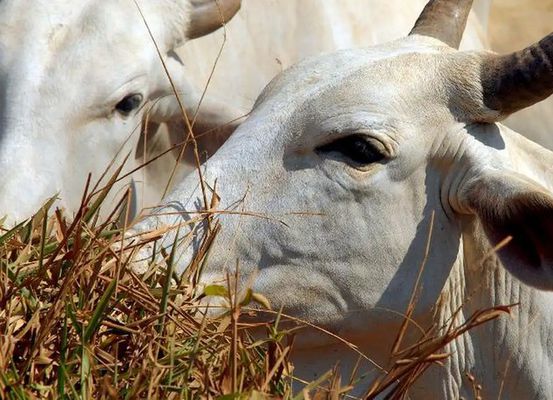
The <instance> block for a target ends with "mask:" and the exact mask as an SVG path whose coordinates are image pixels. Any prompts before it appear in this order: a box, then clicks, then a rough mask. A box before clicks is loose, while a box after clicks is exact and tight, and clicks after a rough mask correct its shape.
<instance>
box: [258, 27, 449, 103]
mask: <svg viewBox="0 0 553 400" xmlns="http://www.w3.org/2000/svg"><path fill="white" fill-rule="evenodd" d="M450 51H452V50H451V49H449V48H447V47H445V46H443V45H442V44H440V43H439V42H437V41H434V40H432V39H426V38H424V39H423V40H421V38H419V37H407V38H404V39H400V40H397V41H394V42H391V43H388V44H385V45H381V46H373V47H369V48H361V49H348V50H341V51H338V52H335V53H332V54H326V55H323V56H319V57H315V58H312V59H308V60H306V61H304V62H301V63H299V64H297V65H296V66H294V67H291V68H290V69H288V70H286V71H284V72H283V73H281V74H280V75H279V76H277V77H276V78H275V79H273V81H272V82H271V83H270V84H269V85H268V86H267V87H266V88H265V89H264V91H263V92H262V93H261V95H260V96H259V98H258V100H257V102H256V105H255V106H254V109H255V108H257V107H258V106H261V105H262V104H263V103H270V102H275V101H276V102H279V101H284V102H285V103H287V104H290V105H292V106H295V105H297V104H295V102H294V101H296V102H300V103H303V102H304V101H305V100H306V99H308V100H312V99H316V98H317V97H320V96H321V95H327V94H328V91H329V88H330V89H331V88H339V87H340V86H341V85H343V84H346V83H348V84H349V83H352V82H350V81H351V80H355V79H358V76H359V75H361V74H363V73H364V71H365V75H369V76H370V71H371V70H373V67H374V66H376V65H378V64H381V63H384V62H392V61H393V60H394V59H396V58H399V57H401V56H405V55H413V56H415V57H416V55H417V54H421V55H423V54H442V53H444V52H450ZM398 67H400V68H401V67H402V66H401V63H398ZM379 78H386V77H385V76H383V77H377V76H374V79H372V80H374V84H375V85H378V84H379V83H380V82H383V81H382V80H381V79H379ZM398 84H401V82H398ZM329 101H332V99H329Z"/></svg>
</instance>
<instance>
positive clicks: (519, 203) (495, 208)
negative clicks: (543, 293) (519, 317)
mask: <svg viewBox="0 0 553 400" xmlns="http://www.w3.org/2000/svg"><path fill="white" fill-rule="evenodd" d="M477 175H478V177H477V178H473V179H471V180H469V181H468V182H467V183H466V184H465V185H463V189H462V193H461V194H460V200H461V204H462V205H463V207H466V208H467V209H468V210H470V211H471V212H472V213H474V214H476V215H477V216H478V218H479V219H480V221H481V223H482V226H483V228H484V230H485V233H486V235H487V236H488V238H489V240H490V242H491V244H492V245H496V244H498V243H499V242H501V241H503V240H504V239H506V238H508V237H511V238H512V239H511V240H510V242H509V243H507V244H506V245H505V246H504V247H502V248H501V249H499V250H498V256H499V258H500V260H501V262H502V264H503V265H504V266H505V268H507V270H508V271H509V272H511V274H513V275H514V276H515V277H517V278H518V279H520V280H521V281H522V282H524V283H526V284H528V285H530V286H533V287H536V288H538V289H543V290H553V196H552V195H551V194H550V193H549V192H548V191H547V189H545V188H544V187H541V186H540V185H538V184H537V183H535V182H533V181H531V180H529V179H528V178H526V177H524V176H522V175H519V174H515V173H502V174H500V173H499V172H498V171H480V172H479V173H478V174H477Z"/></svg>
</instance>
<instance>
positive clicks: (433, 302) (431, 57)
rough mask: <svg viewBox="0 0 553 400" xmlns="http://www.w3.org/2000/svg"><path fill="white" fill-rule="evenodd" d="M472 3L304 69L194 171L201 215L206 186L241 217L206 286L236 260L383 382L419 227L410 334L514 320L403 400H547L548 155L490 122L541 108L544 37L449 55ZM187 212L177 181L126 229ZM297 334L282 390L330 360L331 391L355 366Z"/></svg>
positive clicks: (457, 354) (552, 234)
mask: <svg viewBox="0 0 553 400" xmlns="http://www.w3.org/2000/svg"><path fill="white" fill-rule="evenodd" d="M471 3H472V2H471V1H470V0H464V1H455V0H433V1H431V2H430V3H429V4H428V6H427V8H425V11H424V12H423V14H422V15H421V17H420V19H419V20H418V21H417V24H416V26H415V28H414V29H413V31H412V34H411V35H410V36H408V37H406V38H403V39H400V40H397V41H393V42H390V43H387V44H384V45H381V46H376V47H369V48H365V49H351V50H343V51H339V52H336V53H332V54H328V55H324V56H320V57H317V58H313V59H310V60H307V61H305V62H302V63H300V64H298V65H296V66H293V67H291V68H289V69H288V70H287V71H285V72H283V73H282V74H280V75H279V76H278V77H276V78H275V79H274V80H273V81H272V82H271V83H270V84H269V85H268V86H267V87H266V89H265V90H264V91H263V93H262V94H261V96H260V97H259V98H258V99H257V101H256V104H255V107H254V109H253V111H252V113H251V114H250V116H249V118H248V119H247V120H246V121H245V122H244V123H243V124H242V125H241V126H240V127H239V128H238V129H237V131H236V132H235V133H234V135H233V136H231V138H230V139H229V140H228V141H227V142H226V143H225V144H224V145H223V146H222V147H221V148H220V149H219V150H218V151H217V153H216V154H215V155H214V156H213V157H212V158H211V159H210V160H209V161H208V162H207V163H206V164H205V165H204V166H203V167H202V169H203V170H204V177H205V179H206V181H207V182H208V183H209V185H206V187H207V189H206V190H207V191H208V193H207V197H208V199H209V198H210V197H211V193H210V190H209V187H214V184H215V180H216V181H217V192H218V194H219V196H220V198H221V202H220V204H219V206H218V209H221V210H223V209H231V210H234V211H236V212H238V213H239V212H240V211H247V212H248V213H246V215H242V216H240V215H236V214H235V213H229V212H227V213H223V214H221V215H220V216H219V217H218V220H219V221H220V223H221V225H222V230H221V231H220V232H219V234H218V236H217V238H216V240H215V243H214V247H213V248H212V249H211V251H210V253H209V257H208V265H207V267H206V270H205V276H204V280H205V281H206V282H213V281H216V280H218V279H219V278H218V277H221V276H224V275H225V274H224V271H225V270H229V271H230V272H231V273H232V271H233V269H234V268H235V266H236V264H237V261H238V262H239V265H240V271H241V276H242V277H243V279H244V281H247V282H253V289H254V290H255V291H257V292H260V293H263V294H264V295H265V296H267V297H268V298H269V299H270V301H271V302H272V304H273V307H274V308H275V309H279V308H280V307H283V309H284V312H286V313H288V314H292V315H294V316H295V317H298V318H301V319H304V320H307V321H309V322H311V323H315V324H319V325H321V326H323V327H325V328H327V329H329V330H331V331H333V332H335V333H336V334H338V335H340V336H342V337H344V338H345V339H347V340H350V341H351V342H352V343H354V344H356V345H358V346H359V348H360V349H361V350H362V351H363V352H365V353H366V354H367V355H369V356H370V357H371V358H372V359H373V360H374V361H375V362H377V363H378V364H380V365H381V366H383V367H385V368H386V367H388V366H389V365H388V364H387V363H388V362H389V354H390V347H391V345H392V341H393V340H394V338H395V336H396V333H397V331H398V329H399V326H400V325H401V323H402V321H403V317H402V314H403V313H404V312H405V310H406V307H407V304H408V303H409V299H410V296H411V293H412V291H413V289H414V286H415V282H416V280H417V275H418V273H419V271H420V270H421V268H420V265H421V263H422V261H423V259H424V258H425V257H424V255H425V247H426V242H427V239H428V235H429V229H430V225H431V221H432V220H433V232H434V234H433V238H432V242H431V246H430V253H429V255H428V258H427V260H426V263H425V268H424V270H423V271H422V276H421V284H420V291H419V292H418V299H417V306H416V309H415V311H414V314H413V318H414V320H416V321H417V322H418V323H419V324H420V325H422V326H428V324H429V323H430V322H435V323H437V324H439V325H440V326H441V325H442V324H444V323H445V322H447V321H448V320H449V319H450V318H451V317H452V315H453V313H454V312H455V311H456V310H457V309H458V308H460V313H459V314H457V317H456V319H457V322H461V321H463V320H464V319H465V318H467V317H468V316H470V315H472V314H473V313H474V312H475V311H476V310H481V309H485V308H487V307H492V306H495V305H500V304H512V303H520V306H519V307H518V309H517V310H516V315H515V316H514V317H513V318H512V319H509V318H500V319H498V320H495V321H494V322H492V323H489V324H487V325H484V326H482V327H479V328H477V329H475V330H473V331H470V332H468V333H467V334H465V335H464V336H463V337H462V338H460V339H458V340H456V341H455V342H454V343H453V344H452V345H451V346H450V347H449V348H447V349H445V351H450V352H451V357H450V358H449V360H447V361H446V362H445V366H439V365H436V366H433V367H431V369H430V370H429V371H428V372H427V373H426V374H425V375H424V376H423V377H422V379H421V380H419V381H418V382H416V384H415V385H414V386H413V388H412V390H411V391H410V398H412V399H459V398H466V399H470V398H474V387H473V386H474V385H473V383H472V382H470V381H469V380H468V379H467V377H466V373H470V374H472V375H474V377H475V378H476V383H477V384H480V385H481V386H482V392H481V394H482V397H483V398H486V399H496V398H501V399H553V379H552V378H553V362H552V359H553V347H552V346H551V338H552V333H553V330H552V328H551V327H552V326H553V312H552V311H553V294H551V293H550V292H547V290H553V246H551V241H552V240H553V180H552V179H551V172H552V168H553V153H552V152H551V151H549V150H545V149H544V148H542V147H540V146H539V145H537V144H534V143H533V142H531V141H529V140H527V139H525V138H524V137H523V136H521V135H520V134H518V133H516V132H514V131H512V130H510V129H508V128H506V127H505V126H503V125H501V124H500V123H498V121H501V120H502V119H504V118H505V117H507V116H508V115H510V114H513V113H515V112H516V111H518V110H520V109H522V108H525V107H527V106H530V105H531V104H534V103H537V102H539V101H540V100H542V99H544V98H545V97H547V96H549V95H550V94H551V93H552V92H553V70H552V65H553V36H552V35H550V36H548V37H546V38H545V39H543V40H542V41H541V42H540V43H538V44H535V45H533V46H530V47H528V48H527V49H525V50H522V51H520V52H516V53H513V54H509V55H506V56H498V55H495V54H493V53H490V52H484V51H471V52H460V51H458V50H456V48H457V46H458V45H459V40H460V36H461V33H462V31H463V28H464V25H465V18H466V16H467V14H468V10H469V9H470V5H471ZM203 204H204V200H203V196H202V195H201V190H200V186H199V185H198V182H197V179H196V175H191V176H188V177H187V178H186V179H185V180H183V181H182V182H180V183H179V184H178V186H177V188H176V190H175V191H174V192H173V193H172V194H171V195H170V196H169V198H168V203H167V205H166V206H165V207H163V208H160V209H159V210H157V212H158V213H159V214H160V215H157V216H151V217H150V218H148V219H146V220H145V221H144V222H143V223H142V225H140V226H138V229H139V230H140V229H150V228H154V227H156V226H159V225H170V224H175V223H177V224H178V223H180V222H182V221H183V220H182V219H181V217H180V216H175V215H174V211H177V212H180V213H181V215H182V217H183V218H184V219H185V220H187V219H188V218H190V217H191V216H196V215H197V211H198V210H202V205H203ZM166 212H173V215H161V214H164V213H166ZM189 212H192V213H193V214H189ZM204 229H205V224H204V223H201V224H198V225H197V226H195V228H194V232H195V233H197V237H200V236H201V233H202V231H203V230H204ZM184 231H185V228H183V229H182V230H181V233H182V235H183V236H184ZM509 236H511V237H512V240H511V241H510V243H509V244H508V245H507V246H506V247H503V248H502V249H500V250H499V252H498V253H497V254H494V253H493V252H492V248H493V246H495V245H496V244H498V243H499V242H500V241H502V240H503V239H504V238H506V237H509ZM166 239H167V244H170V243H173V239H172V238H171V237H167V238H166ZM197 240H199V239H195V241H194V242H193V245H192V246H191V247H192V248H194V247H195V245H197ZM185 242H186V241H185ZM191 256H192V250H191V249H187V250H186V251H185V252H184V253H183V256H182V258H181V259H180V261H179V267H180V269H181V270H182V269H183V268H185V266H186V265H187V261H188V260H189V259H190V257H191ZM543 290H546V291H543ZM412 331H413V332H414V331H415V329H414V328H412ZM299 335H300V338H299V339H300V340H299V341H298V343H296V345H297V347H296V353H295V355H294V360H295V362H296V366H297V369H296V373H297V374H299V375H300V376H301V377H303V378H306V379H313V378H314V377H316V376H317V375H319V374H321V373H322V372H324V371H326V369H327V368H330V367H331V366H332V365H333V363H334V362H336V361H340V366H341V368H342V372H343V373H344V375H343V376H344V378H343V379H344V381H347V379H348V378H349V375H348V371H351V369H352V368H353V366H354V365H355V363H356V360H357V354H356V353H354V352H352V351H351V349H348V348H346V347H344V346H342V345H341V344H339V343H337V342H335V341H334V340H332V339H331V338H329V337H325V336H323V337H321V336H317V335H315V334H309V333H306V332H305V331H302V333H300V334H299ZM371 369H372V370H374V367H373V366H372V365H370V364H369V363H365V362H362V363H361V365H360V372H366V371H368V370H371ZM370 377H371V375H370V374H369V378H370ZM373 377H374V375H373ZM363 382H365V381H362V383H363Z"/></svg>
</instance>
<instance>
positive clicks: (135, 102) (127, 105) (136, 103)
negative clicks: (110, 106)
mask: <svg viewBox="0 0 553 400" xmlns="http://www.w3.org/2000/svg"><path fill="white" fill-rule="evenodd" d="M141 104H142V95H141V94H140V93H134V94H130V95H128V96H126V97H125V98H124V99H123V100H121V101H120V102H119V103H117V105H116V106H115V110H116V111H117V112H119V113H120V114H122V115H125V116H127V115H129V114H130V113H131V112H133V111H134V110H136V109H137V108H138V107H140V105H141Z"/></svg>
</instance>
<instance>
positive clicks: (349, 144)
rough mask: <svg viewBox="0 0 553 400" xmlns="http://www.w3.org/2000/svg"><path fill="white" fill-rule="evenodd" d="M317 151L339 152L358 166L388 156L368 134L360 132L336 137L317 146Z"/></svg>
mask: <svg viewBox="0 0 553 400" xmlns="http://www.w3.org/2000/svg"><path fill="white" fill-rule="evenodd" d="M316 151H317V152H319V153H323V154H330V153H335V154H339V155H341V156H342V157H344V158H345V159H346V160H348V161H351V162H352V163H353V164H355V165H357V166H358V165H369V164H373V163H377V162H379V161H382V160H383V159H384V158H386V156H385V155H384V154H383V153H382V152H381V151H380V149H378V148H377V146H375V145H374V144H373V143H371V141H370V140H368V139H367V137H366V136H364V135H359V134H354V135H348V136H345V137H342V138H339V139H336V140H334V141H332V142H330V143H327V144H325V145H322V146H319V147H317V149H316ZM355 165H354V166H355Z"/></svg>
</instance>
